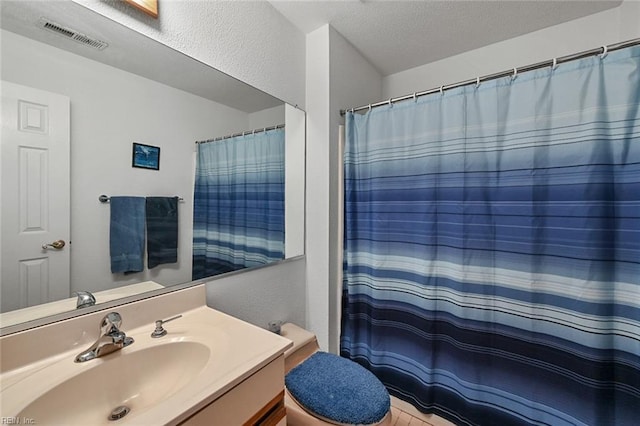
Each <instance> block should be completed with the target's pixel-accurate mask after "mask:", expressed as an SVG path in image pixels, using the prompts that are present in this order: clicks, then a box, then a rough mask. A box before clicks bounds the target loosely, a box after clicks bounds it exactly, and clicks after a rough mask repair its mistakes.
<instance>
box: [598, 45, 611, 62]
mask: <svg viewBox="0 0 640 426" xmlns="http://www.w3.org/2000/svg"><path fill="white" fill-rule="evenodd" d="M608 52H609V48H608V47H607V46H606V45H605V46H602V54H601V55H600V59H604V57H605V56H607V53H608Z"/></svg>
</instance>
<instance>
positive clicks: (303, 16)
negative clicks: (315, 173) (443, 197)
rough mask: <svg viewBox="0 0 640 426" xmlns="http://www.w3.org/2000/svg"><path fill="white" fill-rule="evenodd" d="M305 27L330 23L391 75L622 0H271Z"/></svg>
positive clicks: (297, 23) (594, 11)
mask: <svg viewBox="0 0 640 426" xmlns="http://www.w3.org/2000/svg"><path fill="white" fill-rule="evenodd" d="M270 2H271V4H272V5H273V7H274V8H276V10H278V11H279V12H280V13H281V14H283V15H284V16H285V17H286V18H287V19H288V20H289V21H291V22H292V23H294V24H295V25H296V26H297V27H298V28H299V29H300V30H302V31H303V32H304V33H309V32H311V31H313V30H315V29H317V28H319V27H320V26H322V25H323V24H326V23H329V24H331V26H332V27H333V28H334V29H335V30H336V31H338V32H339V33H340V34H342V36H344V37H345V38H346V39H347V40H349V42H350V43H351V44H352V45H353V46H354V47H355V48H356V49H357V50H358V51H360V53H361V54H362V55H363V56H364V57H365V58H367V59H368V60H369V62H371V64H372V65H373V66H374V67H376V68H377V69H378V71H379V72H380V73H381V74H382V75H383V76H387V75H390V74H394V73H396V72H400V71H404V70H407V69H410V68H413V67H416V66H419V65H424V64H427V63H430V62H434V61H437V60H439V59H443V58H446V57H449V56H453V55H456V54H459V53H462V52H466V51H469V50H473V49H476V48H479V47H482V46H486V45H489V44H492V43H496V42H499V41H502V40H506V39H509V38H513V37H516V36H519V35H522V34H526V33H529V32H532V31H536V30H539V29H542V28H546V27H549V26H552V25H557V24H560V23H562V22H566V21H570V20H573V19H576V18H580V17H583V16H586V15H590V14H593V13H597V12H600V11H603V10H606V9H610V8H613V7H616V6H618V5H620V3H621V1H620V0H616V1H573V0H572V1H504V0H503V1H454V0H449V1H405V0H395V1H393V0H386V1H379V0H361V1H355V0H340V1H304V0H300V1H281V0H270Z"/></svg>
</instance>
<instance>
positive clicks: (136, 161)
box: [131, 142, 160, 170]
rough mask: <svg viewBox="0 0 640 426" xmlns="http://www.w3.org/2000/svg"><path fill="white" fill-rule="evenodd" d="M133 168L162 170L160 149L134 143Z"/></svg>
mask: <svg viewBox="0 0 640 426" xmlns="http://www.w3.org/2000/svg"><path fill="white" fill-rule="evenodd" d="M131 167H138V168H140V169H150V170H160V147H158V146H152V145H145V144H142V143H137V142H134V143H133V149H132V154H131Z"/></svg>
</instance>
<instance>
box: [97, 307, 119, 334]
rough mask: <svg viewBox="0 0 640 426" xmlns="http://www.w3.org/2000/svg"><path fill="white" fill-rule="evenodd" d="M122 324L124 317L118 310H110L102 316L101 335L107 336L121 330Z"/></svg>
mask: <svg viewBox="0 0 640 426" xmlns="http://www.w3.org/2000/svg"><path fill="white" fill-rule="evenodd" d="M121 325H122V317H121V316H120V314H119V313H117V312H110V313H108V314H107V315H105V317H104V318H102V322H101V323H100V335H101V336H105V335H107V334H111V333H113V332H117V331H120V326H121Z"/></svg>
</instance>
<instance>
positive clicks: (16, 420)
mask: <svg viewBox="0 0 640 426" xmlns="http://www.w3.org/2000/svg"><path fill="white" fill-rule="evenodd" d="M0 424H2V425H35V424H36V421H35V419H32V418H31V417H0Z"/></svg>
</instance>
